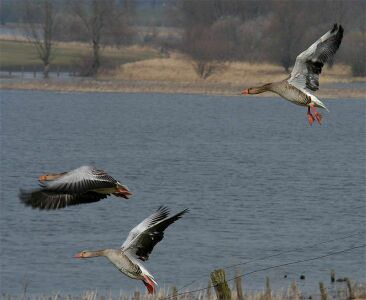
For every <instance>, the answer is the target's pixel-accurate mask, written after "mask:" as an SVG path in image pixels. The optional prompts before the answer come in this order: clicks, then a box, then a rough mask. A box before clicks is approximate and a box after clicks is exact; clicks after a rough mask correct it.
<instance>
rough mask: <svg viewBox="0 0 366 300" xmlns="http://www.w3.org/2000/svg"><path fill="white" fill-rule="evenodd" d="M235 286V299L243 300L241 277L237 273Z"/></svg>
mask: <svg viewBox="0 0 366 300" xmlns="http://www.w3.org/2000/svg"><path fill="white" fill-rule="evenodd" d="M235 286H236V297H237V300H244V296H243V288H242V286H241V276H240V275H239V272H236V277H235Z"/></svg>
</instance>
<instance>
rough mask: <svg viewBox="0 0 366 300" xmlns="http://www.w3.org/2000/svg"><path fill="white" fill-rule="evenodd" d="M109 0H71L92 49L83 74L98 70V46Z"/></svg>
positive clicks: (92, 73) (91, 73) (93, 72)
mask: <svg viewBox="0 0 366 300" xmlns="http://www.w3.org/2000/svg"><path fill="white" fill-rule="evenodd" d="M110 2H111V1H107V0H92V1H91V3H90V6H89V3H87V2H85V1H71V5H72V9H73V12H74V13H75V14H76V15H77V16H78V17H79V18H80V20H81V21H82V23H83V24H84V27H85V29H86V31H87V33H88V39H89V41H90V43H91V45H92V49H93V60H92V64H91V67H90V69H89V70H87V71H86V72H85V74H84V75H87V76H92V75H95V74H96V73H97V72H98V69H99V67H100V46H101V36H102V29H103V27H104V26H105V23H106V19H107V15H108V12H109V11H110V7H109V5H108V4H110Z"/></svg>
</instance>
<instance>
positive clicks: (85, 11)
mask: <svg viewBox="0 0 366 300" xmlns="http://www.w3.org/2000/svg"><path fill="white" fill-rule="evenodd" d="M314 7H316V9H314ZM50 8H52V10H50ZM0 10H1V11H2V12H1V14H0V19H1V24H2V25H3V26H6V27H7V28H8V27H10V28H11V27H12V26H13V27H14V26H17V27H18V28H24V30H23V31H25V32H26V36H28V38H29V40H30V41H31V42H32V43H33V45H34V47H35V48H36V50H37V53H38V57H39V58H38V59H39V60H40V61H42V62H43V65H44V75H45V77H47V76H48V71H49V69H50V68H51V69H52V66H53V65H58V66H60V65H61V66H62V64H59V63H58V62H59V61H60V59H59V58H58V56H59V55H62V53H60V51H57V49H59V48H60V47H59V45H60V44H63V45H65V44H68V43H72V44H75V43H79V44H82V45H84V46H83V47H80V49H82V50H81V51H80V52H79V53H74V56H73V60H72V61H71V60H70V61H68V64H69V65H70V64H72V67H73V68H74V70H75V72H76V73H77V74H78V75H80V76H107V77H108V76H115V77H116V78H120V79H131V80H132V79H138V80H144V79H145V80H168V81H183V82H184V81H192V80H208V81H216V80H217V81H218V80H221V81H227V82H228V81H230V82H235V81H237V80H238V78H241V80H243V79H244V77H245V76H246V71H247V70H251V71H253V72H257V73H261V75H263V77H264V78H263V81H266V79H267V78H265V77H270V80H275V79H276V78H273V76H272V75H273V74H274V75H275V77H276V76H279V77H281V78H283V75H285V74H287V73H288V72H289V71H290V70H291V67H292V65H293V63H294V61H295V59H296V56H297V54H299V53H300V52H301V51H302V50H304V49H305V48H307V47H308V46H309V45H310V44H311V43H312V42H314V41H315V39H317V38H318V37H319V36H320V35H321V34H323V33H325V32H326V31H327V30H329V29H330V28H331V26H332V24H333V23H341V24H342V25H343V26H344V28H345V36H344V40H343V43H342V45H341V48H340V50H339V52H338V53H337V55H336V56H335V60H334V61H331V62H329V64H328V69H329V70H331V69H332V68H333V65H335V67H334V68H335V70H334V71H333V73H332V72H329V71H328V70H327V72H326V73H328V74H329V76H328V78H330V77H331V76H332V75H331V74H334V73H337V75H340V76H341V77H342V76H344V77H347V76H348V77H349V76H358V77H361V76H366V61H365V57H366V56H365V51H366V33H365V32H366V28H365V27H366V25H365V22H364V16H365V15H366V2H365V1H362V0H353V1H351V3H350V2H349V1H347V0H344V1H342V0H340V1H327V0H321V1H315V0H314V1H313V0H309V1H280V0H257V1H246V0H208V1H191V0H170V1H160V0H159V1H158V0H156V1H153V0H152V1H137V0H82V1H56V0H39V1H29V0H18V1H11V0H3V1H1V9H0ZM25 24H26V25H25ZM8 38H9V37H8ZM0 43H1V45H3V43H5V42H4V40H3V37H0ZM132 46H133V47H135V48H133V47H132ZM2 48H3V47H2ZM138 48H139V49H141V48H144V49H146V48H148V49H153V50H151V51H148V52H146V53H151V54H152V55H151V56H149V55H144V56H137V57H135V58H134V57H133V56H134V52H133V50H131V53H130V54H131V55H130V56H131V59H127V60H118V59H117V57H118V55H110V53H111V51H110V50H108V49H115V50H113V51H116V52H118V51H121V52H122V51H125V49H138ZM74 49H75V48H74ZM7 51H9V52H10V54H11V55H15V53H14V52H13V53H11V52H12V50H11V48H9V49H8V48H6V47H5V48H3V49H2V52H3V54H4V55H2V57H3V58H2V61H1V69H2V70H6V68H8V67H10V65H9V64H7V61H6V58H7V57H8V54H9V53H8V52H7ZM108 51H109V52H108ZM113 51H112V52H113ZM140 52H141V51H140ZM10 54H9V55H10ZM11 55H10V56H11ZM10 56H9V57H10ZM135 61H137V62H135ZM131 62H135V63H131ZM23 63H24V65H25V67H27V62H23ZM33 63H34V62H33ZM126 63H127V64H126ZM24 65H22V66H21V65H20V63H19V64H18V65H17V64H12V65H11V67H12V68H16V67H17V66H18V68H24ZM259 66H260V67H259ZM266 74H268V76H266ZM251 75H253V73H251Z"/></svg>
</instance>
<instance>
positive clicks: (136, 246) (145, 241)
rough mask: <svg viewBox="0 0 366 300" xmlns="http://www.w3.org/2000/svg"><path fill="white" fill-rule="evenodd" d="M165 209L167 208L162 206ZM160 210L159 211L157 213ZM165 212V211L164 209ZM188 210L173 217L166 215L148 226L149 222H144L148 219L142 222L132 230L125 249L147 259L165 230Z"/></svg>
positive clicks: (124, 245)
mask: <svg viewBox="0 0 366 300" xmlns="http://www.w3.org/2000/svg"><path fill="white" fill-rule="evenodd" d="M162 209H163V210H164V209H165V210H166V211H167V209H166V208H162ZM158 212H159V210H158V211H157V213H158ZM163 212H164V211H163ZM186 212H188V209H185V210H183V211H181V212H180V213H177V214H176V215H174V216H172V217H167V216H166V217H165V218H163V219H160V220H159V221H157V222H153V223H152V224H151V225H150V226H146V224H147V223H145V224H143V223H144V222H145V221H146V220H148V219H149V218H150V217H152V216H153V215H151V216H150V217H149V218H147V219H145V220H144V221H143V222H141V223H140V224H139V225H138V226H136V227H135V228H134V229H133V230H131V232H130V234H129V236H128V237H127V240H126V241H125V242H124V243H123V245H122V250H123V251H128V252H129V253H131V254H132V255H133V256H135V257H137V258H139V259H141V260H143V261H146V260H148V258H149V255H150V253H151V252H152V250H153V249H154V247H155V245H156V244H157V243H159V242H160V241H161V240H162V239H163V237H164V230H165V229H166V228H167V227H168V226H169V225H171V224H173V223H174V222H175V221H177V220H178V219H180V218H181V217H182V215H183V214H185V213H186Z"/></svg>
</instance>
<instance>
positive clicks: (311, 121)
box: [306, 107, 315, 126]
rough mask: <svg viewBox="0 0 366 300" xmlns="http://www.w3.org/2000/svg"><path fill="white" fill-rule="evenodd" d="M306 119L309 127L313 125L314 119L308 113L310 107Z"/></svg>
mask: <svg viewBox="0 0 366 300" xmlns="http://www.w3.org/2000/svg"><path fill="white" fill-rule="evenodd" d="M306 115H307V117H308V122H309V125H310V126H311V125H313V122H314V120H315V119H314V117H313V115H312V114H311V112H310V107H308V112H307V114H306Z"/></svg>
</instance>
